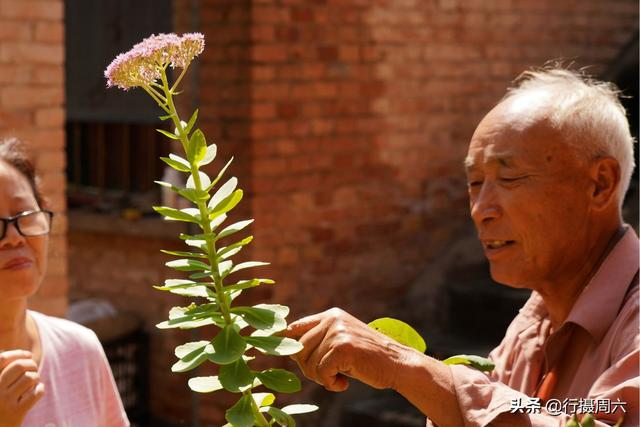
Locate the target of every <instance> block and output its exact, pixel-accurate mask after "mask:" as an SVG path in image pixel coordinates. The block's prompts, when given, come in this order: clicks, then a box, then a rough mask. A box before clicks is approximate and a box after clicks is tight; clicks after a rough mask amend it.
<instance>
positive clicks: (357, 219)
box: [0, 0, 638, 427]
mask: <svg viewBox="0 0 640 427" xmlns="http://www.w3.org/2000/svg"><path fill="white" fill-rule="evenodd" d="M170 31H174V32H177V33H183V32H191V31H200V32H203V33H204V34H205V39H206V48H205V51H204V53H203V55H202V56H201V57H199V58H198V59H197V60H196V62H195V63H194V65H192V67H193V68H192V69H191V70H190V72H189V74H188V78H187V80H186V81H185V83H184V94H183V95H181V96H180V97H179V102H180V110H181V111H182V114H183V116H188V115H189V114H190V113H191V111H192V110H193V109H194V108H195V107H196V106H198V107H199V108H200V116H199V117H200V118H199V126H200V127H201V128H202V129H203V131H204V132H205V134H206V135H207V138H208V140H209V142H215V143H216V144H218V147H219V156H218V159H219V160H218V161H217V163H215V164H214V165H213V168H212V169H211V170H212V171H213V170H217V169H219V167H220V166H221V165H222V164H224V163H225V162H226V161H227V160H228V159H229V158H230V157H231V156H232V155H233V156H235V161H234V163H233V165H232V167H231V169H230V171H231V173H232V174H233V175H235V176H237V177H238V178H239V180H240V186H241V188H243V189H244V190H245V199H244V200H243V202H242V203H241V204H240V206H239V207H238V208H237V209H236V210H235V213H234V218H235V219H238V220H240V219H246V218H249V217H251V218H255V220H256V221H255V223H254V225H252V228H251V234H253V235H254V236H255V237H256V240H255V241H254V242H253V243H252V245H251V246H250V247H249V248H248V250H245V252H244V256H246V257H247V258H251V259H255V260H261V261H269V262H271V265H270V266H269V267H267V268H266V269H265V270H263V271H262V272H261V275H263V276H264V277H272V278H274V279H275V280H276V281H277V283H278V284H277V285H276V286H275V287H267V286H263V287H260V288H257V289H256V290H252V291H251V292H247V294H246V295H245V301H246V302H248V303H251V302H258V301H259V302H265V301H273V302H277V303H281V304H287V305H289V306H290V307H291V309H292V314H291V316H290V320H292V319H295V318H297V317H299V316H302V315H306V314H311V313H314V312H318V311H322V310H325V309H328V308H330V307H333V306H339V307H342V308H344V309H346V310H348V311H350V312H351V313H353V314H354V315H356V316H357V317H359V318H360V319H362V320H364V321H370V320H373V319H374V318H377V317H383V316H393V317H397V318H400V319H403V320H405V321H407V322H409V323H411V324H412V325H414V326H416V327H417V329H418V330H419V331H420V332H421V333H422V334H423V336H424V337H425V338H426V341H427V343H428V345H429V349H428V352H429V353H430V354H432V355H435V356H438V357H445V356H448V355H451V354H456V353H475V354H483V355H484V354H486V353H487V352H488V351H489V350H490V349H491V348H492V347H493V346H495V345H496V344H497V343H498V342H499V340H500V337H501V336H502V335H503V333H504V330H505V328H506V326H507V324H508V323H509V321H510V319H511V318H512V317H513V316H514V315H515V313H516V311H517V309H518V307H519V306H521V305H522V303H523V302H524V301H525V300H526V298H527V296H528V295H527V293H526V292H521V291H515V290H511V289H508V288H506V287H503V286H500V285H497V284H495V283H492V281H491V279H490V277H489V274H488V268H487V265H486V263H485V261H484V258H483V255H482V252H481V248H480V246H479V244H478V243H477V242H476V239H475V232H474V230H473V227H472V224H471V222H470V220H469V215H468V201H467V193H466V184H465V176H464V170H463V168H462V160H463V158H464V156H465V154H466V150H467V144H468V141H469V139H470V137H471V135H472V133H473V130H474V128H475V126H476V124H477V123H478V122H479V120H480V119H481V117H482V116H483V115H484V114H485V113H486V112H488V110H489V109H490V108H491V107H492V106H493V105H494V104H495V103H496V102H497V101H498V100H499V99H500V98H501V97H502V95H503V94H504V91H505V89H506V87H507V86H508V85H509V83H510V81H511V80H512V79H514V78H515V77H516V76H518V75H519V74H520V73H521V72H522V71H524V70H525V69H527V68H529V67H531V66H541V65H543V64H544V63H545V62H546V61H548V60H554V59H561V60H564V61H565V63H566V64H569V63H573V64H574V66H575V67H582V66H590V72H591V73H593V74H595V75H596V76H597V77H599V78H602V79H606V80H611V81H614V82H615V83H617V84H618V85H619V87H620V88H621V89H622V90H623V93H624V95H625V96H626V98H625V100H624V101H625V103H626V106H627V108H628V111H629V119H630V122H631V124H632V131H633V133H634V135H635V136H637V129H638V3H637V1H635V0H609V1H604V0H580V1H577V0H575V1H574V0H565V1H557V0H535V1H533V0H464V1H463V0H306V1H303V0H253V1H250V0H208V1H207V0H174V1H169V0H137V1H135V2H134V1H126V0H68V1H61V0H41V1H36V0H20V1H18V0H0V137H5V136H18V137H20V138H21V139H23V140H25V141H27V142H29V143H30V144H31V145H32V147H33V148H34V151H35V152H36V155H37V164H38V168H39V172H40V174H41V175H42V178H43V184H44V187H45V191H46V195H47V196H48V198H49V201H50V204H51V205H52V207H53V210H55V211H56V214H57V216H56V219H55V221H54V223H55V224H54V225H55V230H54V233H53V236H52V245H51V260H50V263H49V272H48V277H47V279H46V282H45V283H44V285H43V287H42V289H41V291H40V292H39V294H38V295H36V297H34V298H33V300H32V308H34V309H37V310H40V311H43V312H45V313H49V314H54V315H58V316H68V317H71V318H73V319H75V320H77V321H80V322H82V323H85V324H87V325H89V326H90V327H92V328H93V329H94V330H95V331H96V332H97V333H98V335H99V337H100V339H101V341H102V342H103V345H104V346H105V350H106V351H107V354H108V356H109V359H110V362H111V365H112V368H113V370H114V374H115V376H116V379H117V381H118V385H119V388H120V391H121V394H122V396H123V399H124V402H125V405H126V407H127V411H128V413H129V416H130V418H131V419H132V420H133V421H134V424H135V425H138V426H160V427H162V426H166V427H172V426H213V425H221V424H222V422H221V421H222V418H223V413H224V409H225V408H227V407H228V406H229V405H230V404H231V402H232V400H231V398H230V396H228V395H225V394H224V393H216V394H215V395H213V396H207V395H196V394H194V393H191V392H190V391H189V389H188V387H187V380H188V378H189V377H191V376H196V375H205V372H208V371H207V369H210V368H206V367H201V368H199V369H200V370H199V371H198V372H190V373H188V374H171V373H170V367H171V365H172V364H173V363H174V361H175V358H174V356H173V349H174V347H175V346H176V345H179V344H182V343H183V342H185V341H193V340H196V339H202V338H203V337H206V336H207V333H208V331H207V330H206V329H205V330H203V331H200V330H198V331H174V330H169V331H167V330H163V331H159V330H157V329H156V328H155V326H154V325H155V324H156V323H159V322H160V321H162V320H164V319H165V317H166V315H167V312H168V310H169V309H170V307H172V306H174V305H186V304H188V302H189V301H188V300H186V299H183V298H181V297H178V296H175V295H165V294H164V293H162V292H159V291H156V290H153V289H152V285H154V284H159V283H162V282H163V280H164V279H165V278H170V277H175V273H174V272H173V271H170V270H169V269H167V268H165V267H164V263H165V262H166V261H167V260H168V259H167V258H166V257H165V256H164V255H162V254H161V253H160V252H159V250H160V249H161V248H164V249H176V248H181V245H182V244H181V243H180V241H178V239H177V235H178V233H180V232H186V231H188V230H187V228H186V226H184V225H182V224H174V223H165V222H163V221H162V220H161V219H160V218H159V217H158V216H156V215H155V214H154V213H153V212H152V210H151V206H152V205H156V204H159V203H160V202H161V197H162V195H161V192H160V190H159V188H157V186H155V185H154V184H153V180H156V179H161V178H162V177H163V175H165V174H166V171H165V170H164V168H163V163H161V162H160V161H159V160H158V157H159V155H166V154H167V153H168V152H169V150H170V148H171V147H170V144H169V143H168V142H167V141H166V139H164V138H163V137H162V136H161V135H159V134H158V133H157V132H155V131H154V129H155V128H158V127H161V126H163V124H162V123H161V122H160V121H159V120H158V119H157V116H158V115H159V114H160V111H159V110H158V109H157V107H155V105H154V104H153V102H152V101H151V100H150V99H147V97H146V95H143V94H141V93H139V91H138V90H132V91H130V92H129V93H123V92H122V91H119V90H115V89H111V90H107V89H106V88H105V80H104V77H103V70H104V69H105V67H106V66H107V65H108V64H109V62H110V61H111V60H112V59H113V58H114V57H115V56H116V55H117V54H118V53H120V52H123V51H126V50H128V49H129V48H130V47H131V46H132V45H133V44H135V43H137V42H138V41H140V40H141V39H142V38H144V37H146V36H148V35H150V34H152V33H159V32H170ZM637 194H638V185H637V171H636V173H635V175H634V180H633V184H632V191H631V192H630V194H629V196H628V200H627V202H626V204H625V215H626V220H627V221H628V222H629V223H631V224H632V225H633V226H634V227H636V229H637V227H638V195H637ZM269 363H274V362H269ZM277 363H281V364H282V365H287V366H289V367H292V366H291V364H290V363H289V362H288V361H286V360H282V361H278V362H277ZM292 368H293V367H292ZM294 369H295V368H294ZM279 399H280V398H279ZM284 399H287V397H284ZM288 399H289V400H291V401H293V400H295V401H297V402H314V403H316V404H318V405H320V406H321V410H320V411H319V412H318V413H317V414H314V415H309V416H306V417H304V418H303V417H300V418H299V424H300V425H301V426H303V427H307V426H311V427H329V426H331V427H335V426H349V427H357V426H361V425H367V426H368V427H376V426H385V427H408V426H422V425H424V420H423V418H422V417H421V416H420V415H419V414H417V413H416V412H415V410H412V409H411V408H410V407H409V406H408V405H407V404H406V403H405V402H404V401H403V400H402V399H400V398H398V396H396V395H394V394H393V393H390V392H384V391H373V390H369V389H367V388H366V387H362V386H360V385H357V384H353V385H352V388H351V389H350V391H348V392H346V393H342V394H333V393H328V392H325V391H323V389H321V388H319V387H317V386H315V385H314V384H311V383H309V382H305V383H304V391H303V393H302V394H301V395H295V396H292V397H288Z"/></svg>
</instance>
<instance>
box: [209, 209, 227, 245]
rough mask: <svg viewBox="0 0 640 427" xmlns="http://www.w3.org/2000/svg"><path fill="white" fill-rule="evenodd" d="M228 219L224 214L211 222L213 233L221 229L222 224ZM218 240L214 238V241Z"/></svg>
mask: <svg viewBox="0 0 640 427" xmlns="http://www.w3.org/2000/svg"><path fill="white" fill-rule="evenodd" d="M226 219H227V215H225V214H222V215H218V216H217V217H216V218H215V219H214V220H213V221H211V231H213V230H215V229H216V228H218V227H220V224H222V223H223V222H224V220H226ZM215 240H216V238H214V241H215Z"/></svg>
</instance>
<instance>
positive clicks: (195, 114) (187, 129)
mask: <svg viewBox="0 0 640 427" xmlns="http://www.w3.org/2000/svg"><path fill="white" fill-rule="evenodd" d="M197 118H198V109H197V108H196V111H194V112H193V114H192V115H191V118H190V119H189V123H187V125H186V126H185V127H184V133H185V135H189V132H191V129H193V125H194V124H195V123H196V120H197Z"/></svg>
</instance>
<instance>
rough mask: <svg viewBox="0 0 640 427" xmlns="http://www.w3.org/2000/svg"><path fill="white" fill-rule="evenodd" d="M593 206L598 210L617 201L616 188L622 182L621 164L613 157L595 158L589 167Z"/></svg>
mask: <svg viewBox="0 0 640 427" xmlns="http://www.w3.org/2000/svg"><path fill="white" fill-rule="evenodd" d="M589 175H590V177H591V183H592V186H591V201H592V206H593V207H594V208H596V209H598V210H601V209H604V208H606V207H607V206H609V205H610V204H611V203H617V201H616V192H617V191H616V190H617V189H618V185H619V184H620V165H619V164H618V161H617V160H616V159H614V158H613V157H601V158H598V159H596V160H594V161H593V162H592V164H591V167H590V169H589Z"/></svg>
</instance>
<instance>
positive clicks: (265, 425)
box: [242, 389, 269, 427]
mask: <svg viewBox="0 0 640 427" xmlns="http://www.w3.org/2000/svg"><path fill="white" fill-rule="evenodd" d="M242 394H244V395H245V396H249V398H250V399H251V411H252V412H253V418H254V420H255V421H256V422H257V423H258V427H269V421H267V419H266V418H265V417H264V415H262V412H260V408H258V405H257V404H256V401H255V400H254V399H253V397H252V396H251V390H250V389H249V390H247V391H244V392H243V393H242Z"/></svg>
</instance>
